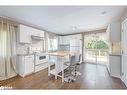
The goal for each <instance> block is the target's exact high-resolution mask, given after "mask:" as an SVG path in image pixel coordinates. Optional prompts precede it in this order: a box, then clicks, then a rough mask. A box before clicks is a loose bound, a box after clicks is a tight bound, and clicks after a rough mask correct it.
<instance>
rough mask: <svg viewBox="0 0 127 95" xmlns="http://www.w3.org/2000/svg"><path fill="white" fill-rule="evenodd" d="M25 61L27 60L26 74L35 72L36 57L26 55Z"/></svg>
mask: <svg viewBox="0 0 127 95" xmlns="http://www.w3.org/2000/svg"><path fill="white" fill-rule="evenodd" d="M24 61H25V75H28V74H30V73H32V72H34V57H33V56H25V58H24Z"/></svg>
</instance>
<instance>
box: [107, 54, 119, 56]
mask: <svg viewBox="0 0 127 95" xmlns="http://www.w3.org/2000/svg"><path fill="white" fill-rule="evenodd" d="M109 56H121V54H109Z"/></svg>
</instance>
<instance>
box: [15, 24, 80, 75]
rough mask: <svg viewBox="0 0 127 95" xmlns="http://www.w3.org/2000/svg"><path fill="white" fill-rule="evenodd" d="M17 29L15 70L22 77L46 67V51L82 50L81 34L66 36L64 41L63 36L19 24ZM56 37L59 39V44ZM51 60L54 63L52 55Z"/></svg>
mask: <svg viewBox="0 0 127 95" xmlns="http://www.w3.org/2000/svg"><path fill="white" fill-rule="evenodd" d="M18 30H19V31H18V32H17V71H18V74H19V75H21V76H22V77H25V76H27V75H29V74H32V73H36V72H38V71H40V70H43V69H46V68H47V67H48V55H47V53H48V52H51V51H58V50H59V51H70V52H75V51H77V52H82V51H81V34H78V35H69V36H66V41H63V40H62V37H63V36H60V37H58V36H57V35H53V34H51V33H47V32H45V31H42V30H38V29H35V28H32V27H28V26H25V25H21V24H20V25H19V27H18ZM58 39H60V42H59V45H58ZM74 39H77V40H74ZM62 41H63V42H62ZM76 41H79V42H76ZM46 47H48V48H46ZM66 59H68V58H66ZM51 61H52V63H53V62H54V63H55V61H56V60H55V57H52V58H51V59H50V62H51Z"/></svg>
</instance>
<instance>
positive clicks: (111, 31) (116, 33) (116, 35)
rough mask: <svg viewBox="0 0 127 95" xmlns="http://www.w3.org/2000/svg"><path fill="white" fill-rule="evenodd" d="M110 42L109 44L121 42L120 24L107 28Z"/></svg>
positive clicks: (110, 25)
mask: <svg viewBox="0 0 127 95" xmlns="http://www.w3.org/2000/svg"><path fill="white" fill-rule="evenodd" d="M106 32H107V34H108V41H109V42H120V23H119V22H114V23H111V24H109V26H108V28H107V31H106Z"/></svg>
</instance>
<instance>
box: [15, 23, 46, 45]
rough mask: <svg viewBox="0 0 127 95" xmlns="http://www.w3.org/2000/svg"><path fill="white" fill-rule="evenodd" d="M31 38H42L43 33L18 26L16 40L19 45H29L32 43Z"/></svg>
mask: <svg viewBox="0 0 127 95" xmlns="http://www.w3.org/2000/svg"><path fill="white" fill-rule="evenodd" d="M31 36H38V37H44V36H45V32H44V31H42V30H39V29H35V28H32V27H28V26H25V25H21V24H20V25H19V26H18V33H17V40H18V42H19V43H27V44H30V43H31V42H32V39H31Z"/></svg>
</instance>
